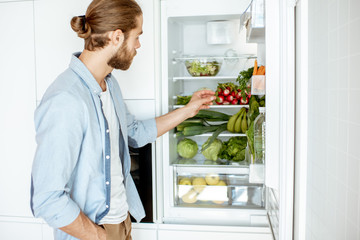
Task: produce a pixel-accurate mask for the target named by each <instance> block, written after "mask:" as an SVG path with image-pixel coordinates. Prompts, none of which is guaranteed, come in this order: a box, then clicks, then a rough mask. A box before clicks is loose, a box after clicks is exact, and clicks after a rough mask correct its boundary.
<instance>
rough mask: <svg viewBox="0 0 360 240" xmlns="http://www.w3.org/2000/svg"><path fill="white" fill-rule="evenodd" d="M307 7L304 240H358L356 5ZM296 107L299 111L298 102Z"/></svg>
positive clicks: (328, 0) (345, 1) (326, 2)
mask: <svg viewBox="0 0 360 240" xmlns="http://www.w3.org/2000/svg"><path fill="white" fill-rule="evenodd" d="M303 2H304V1H303ZM306 2H308V3H307V4H308V14H309V16H308V35H309V39H308V46H309V51H308V71H309V73H308V93H309V98H308V105H307V107H308V130H307V134H308V145H307V148H308V154H307V159H304V160H307V169H306V171H307V183H306V184H307V185H306V196H307V198H306V200H307V201H306V225H305V227H306V236H305V239H306V240H317V239H318V240H324V239H341V240H356V239H360V177H359V176H360V174H359V173H360V144H359V140H358V139H359V136H360V107H359V103H360V76H359V69H360V45H359V43H360V15H359V11H360V1H359V0H317V1H312V0H308V1H306ZM297 104H298V105H297V107H298V106H299V105H300V106H301V104H302V103H301V99H299V101H298V102H297ZM298 160H299V159H298Z"/></svg>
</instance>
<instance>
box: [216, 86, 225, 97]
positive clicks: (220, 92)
mask: <svg viewBox="0 0 360 240" xmlns="http://www.w3.org/2000/svg"><path fill="white" fill-rule="evenodd" d="M216 91H217V93H218V94H219V95H221V94H222V93H223V90H222V89H221V88H219V87H218V88H217V89H216Z"/></svg>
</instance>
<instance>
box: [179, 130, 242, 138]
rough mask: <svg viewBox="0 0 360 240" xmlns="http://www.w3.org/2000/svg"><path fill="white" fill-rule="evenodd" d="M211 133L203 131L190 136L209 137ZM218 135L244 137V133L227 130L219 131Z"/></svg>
mask: <svg viewBox="0 0 360 240" xmlns="http://www.w3.org/2000/svg"><path fill="white" fill-rule="evenodd" d="M212 135H213V133H212V132H211V133H204V134H199V135H195V136H191V137H210V136H212ZM174 137H175V138H176V133H174ZM219 137H246V134H245V133H231V132H228V131H225V132H224V133H220V134H219Z"/></svg>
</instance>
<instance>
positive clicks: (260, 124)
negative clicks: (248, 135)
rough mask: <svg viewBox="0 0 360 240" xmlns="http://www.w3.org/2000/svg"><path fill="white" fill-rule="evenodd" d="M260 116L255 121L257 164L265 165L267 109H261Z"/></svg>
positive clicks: (255, 160)
mask: <svg viewBox="0 0 360 240" xmlns="http://www.w3.org/2000/svg"><path fill="white" fill-rule="evenodd" d="M259 112H260V114H259V115H258V116H257V117H256V118H255V121H254V152H255V159H254V163H255V164H264V163H265V108H263V107H260V108H259Z"/></svg>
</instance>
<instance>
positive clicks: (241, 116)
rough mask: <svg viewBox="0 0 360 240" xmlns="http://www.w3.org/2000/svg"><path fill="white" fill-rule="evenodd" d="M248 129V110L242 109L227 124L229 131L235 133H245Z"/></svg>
mask: <svg viewBox="0 0 360 240" xmlns="http://www.w3.org/2000/svg"><path fill="white" fill-rule="evenodd" d="M247 129H248V125H247V117H246V108H241V109H240V111H239V112H238V113H236V114H234V115H233V116H231V117H230V119H229V121H228V122H227V130H228V131H229V132H233V133H245V132H246V131H247Z"/></svg>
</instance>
